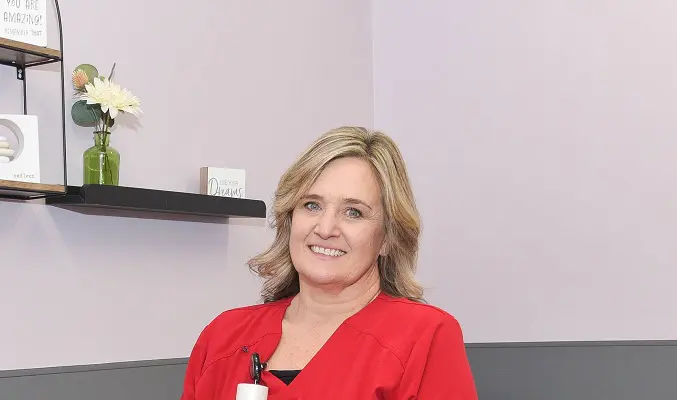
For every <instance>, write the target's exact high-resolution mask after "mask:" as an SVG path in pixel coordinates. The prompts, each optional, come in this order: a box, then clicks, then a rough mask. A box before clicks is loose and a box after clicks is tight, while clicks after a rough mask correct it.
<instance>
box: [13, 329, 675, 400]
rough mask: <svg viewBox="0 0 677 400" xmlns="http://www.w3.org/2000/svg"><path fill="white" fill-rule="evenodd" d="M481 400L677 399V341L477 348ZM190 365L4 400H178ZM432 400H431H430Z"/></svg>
mask: <svg viewBox="0 0 677 400" xmlns="http://www.w3.org/2000/svg"><path fill="white" fill-rule="evenodd" d="M468 357H469V358H470V363H471V366H472V369H473V373H474V375H475V380H476V383H477V388H478V392H479V398H480V400H565V399H566V400H573V399H575V400H607V399H608V400H675V399H677V342H674V341H670V342H662V341H656V342H645V341H642V342H561V343H509V344H506V343H492V344H469V345H468ZM185 369H186V360H185V359H172V360H158V361H140V362H130V363H113V364H104V365H91V366H78V367H59V368H45V369H34V370H17V371H0V400H121V399H125V400H135V399H139V400H170V399H178V398H179V396H180V395H181V386H182V382H183V374H184V373H185ZM422 400H425V399H422Z"/></svg>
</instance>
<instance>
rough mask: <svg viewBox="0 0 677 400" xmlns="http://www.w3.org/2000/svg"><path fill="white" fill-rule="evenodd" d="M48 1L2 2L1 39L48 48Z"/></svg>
mask: <svg viewBox="0 0 677 400" xmlns="http://www.w3.org/2000/svg"><path fill="white" fill-rule="evenodd" d="M47 1H53V0H0V37H3V38H6V39H12V40H16V41H19V42H23V43H29V44H32V45H36V46H41V47H46V46H47V22H46V21H47Z"/></svg>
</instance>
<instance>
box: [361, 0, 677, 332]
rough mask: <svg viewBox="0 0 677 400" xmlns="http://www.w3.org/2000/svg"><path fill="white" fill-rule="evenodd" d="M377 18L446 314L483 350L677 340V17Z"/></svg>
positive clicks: (459, 14) (628, 13)
mask: <svg viewBox="0 0 677 400" xmlns="http://www.w3.org/2000/svg"><path fill="white" fill-rule="evenodd" d="M373 7H374V10H373V15H374V42H375V45H374V48H375V49H374V54H375V61H374V65H375V67H374V70H375V88H376V96H375V125H376V126H378V127H379V128H382V129H384V130H386V131H389V132H391V133H392V134H393V136H395V138H396V139H397V140H398V142H399V143H401V145H402V147H403V150H404V151H405V154H406V156H407V162H408V163H409V167H410V169H411V174H412V177H413V180H414V184H415V190H416V193H417V194H418V201H419V205H420V207H421V210H422V213H423V221H424V225H425V226H424V234H423V241H422V252H421V259H420V277H421V278H422V279H423V280H424V282H425V283H426V284H427V286H428V287H430V291H429V295H430V301H432V302H434V303H437V304H439V305H441V306H443V307H445V308H447V309H449V310H450V311H451V312H453V313H454V314H455V315H456V316H457V317H458V318H459V319H460V320H461V322H462V324H463V325H464V328H465V333H466V339H467V340H468V341H470V342H485V341H486V342H502V341H550V340H612V339H617V340H625V339H676V338H677V319H675V318H674V317H673V316H674V309H675V306H677V297H676V295H675V289H674V286H675V282H676V281H677V269H676V268H675V267H676V265H677V246H675V239H674V238H675V237H676V236H677V133H676V128H675V127H676V126H677V113H675V104H677V79H676V76H677V75H676V74H675V71H676V70H677V58H676V57H675V56H674V50H673V49H674V44H673V42H674V40H673V39H674V37H675V35H677V28H676V27H675V24H674V21H675V19H676V18H677V4H675V3H671V2H665V1H658V0H650V1H645V2H642V3H641V4H640V3H636V2H635V3H633V2H614V3H610V2H603V1H592V2H591V1H583V0H574V1H546V2H543V1H521V2H500V1H488V0H479V1H472V2H462V3H461V2H449V1H436V2H435V1H427V2H417V3H416V4H414V3H413V2H391V1H386V0H374V1H373Z"/></svg>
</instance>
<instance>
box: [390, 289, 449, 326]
mask: <svg viewBox="0 0 677 400" xmlns="http://www.w3.org/2000/svg"><path fill="white" fill-rule="evenodd" d="M379 299H380V300H381V301H380V302H379V304H378V308H380V310H379V311H380V314H381V315H383V316H384V317H386V319H387V320H388V321H390V322H391V323H393V324H397V325H403V326H410V327H419V328H425V329H429V328H431V327H435V326H438V325H440V324H458V321H457V320H456V318H455V317H454V316H453V315H452V314H450V313H449V312H448V311H446V310H444V309H442V308H440V307H437V306H435V305H432V304H428V303H425V302H419V301H413V300H410V299H407V298H401V297H393V296H389V295H385V294H384V295H382V296H380V298H379Z"/></svg>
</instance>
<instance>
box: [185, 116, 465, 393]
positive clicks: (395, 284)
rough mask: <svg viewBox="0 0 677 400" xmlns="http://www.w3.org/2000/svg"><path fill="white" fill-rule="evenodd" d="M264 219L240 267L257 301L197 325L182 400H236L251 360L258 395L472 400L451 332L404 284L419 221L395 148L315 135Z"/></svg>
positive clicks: (365, 135)
mask: <svg viewBox="0 0 677 400" xmlns="http://www.w3.org/2000/svg"><path fill="white" fill-rule="evenodd" d="M273 213H274V224H273V227H274V228H275V229H276V236H275V240H274V241H273V243H272V244H271V246H270V247H269V248H268V249H267V250H266V251H264V252H263V253H261V254H259V255H257V256H256V257H254V258H252V259H251V260H250V261H249V266H250V268H251V269H252V270H253V271H255V272H256V273H257V274H258V275H259V276H261V277H262V278H263V279H264V285H263V290H262V298H263V304H261V305H255V306H250V307H244V308H239V309H235V310H229V311H225V312H224V313H222V314H221V315H219V316H218V317H217V318H215V319H214V320H213V321H212V322H211V323H210V324H209V325H208V326H207V327H206V328H205V329H204V331H203V332H202V334H201V335H200V337H199V338H198V340H197V343H196V344H195V348H194V349H193V352H192V354H191V357H190V360H189V364H188V370H187V373H186V378H185V382H184V393H183V397H182V400H203V399H204V400H207V399H209V400H215V399H223V400H226V399H227V400H230V399H236V392H237V386H238V384H239V383H247V382H248V380H249V378H250V374H249V371H250V369H249V360H250V357H251V354H250V353H253V354H255V355H256V356H260V357H261V359H262V360H264V361H265V363H264V364H263V371H262V372H261V375H260V380H258V378H259V377H258V376H257V384H261V385H265V386H266V388H267V389H266V390H267V391H268V396H269V397H268V399H319V398H322V399H398V400H399V399H456V400H475V399H476V398H477V394H476V392H475V386H474V381H473V377H472V373H471V371H470V366H469V364H468V360H467V357H466V353H465V347H464V343H463V335H462V331H461V327H460V325H459V323H458V322H457V321H456V319H455V318H454V317H453V316H451V315H450V314H448V313H447V312H445V311H443V310H441V309H439V308H436V307H434V306H431V305H427V304H425V303H424V302H423V291H422V288H421V286H420V285H419V283H418V282H417V281H416V279H415V265H416V258H417V252H418V240H419V234H420V222H419V215H418V211H417V209H416V205H415V201H414V196H413V194H412V190H411V185H410V182H409V177H408V175H407V171H406V167H405V164H404V161H403V159H402V156H401V154H400V151H399V149H398V148H397V145H396V144H395V143H394V142H393V141H392V139H390V138H389V137H388V136H387V135H385V134H383V133H380V132H371V131H368V130H366V129H363V128H358V127H342V128H337V129H335V130H332V131H330V132H328V133H326V134H324V135H323V136H321V137H320V138H319V139H318V140H317V141H315V142H314V143H313V144H312V145H311V146H310V147H309V148H308V149H307V150H306V151H305V152H304V153H303V154H302V155H301V156H300V157H299V159H298V160H296V162H295V163H294V164H293V165H292V166H291V167H290V168H289V169H288V170H287V171H286V172H285V174H284V175H283V176H282V178H281V179H280V182H279V185H278V188H277V191H276V193H275V202H274V205H273ZM264 398H265V397H264Z"/></svg>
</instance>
